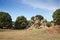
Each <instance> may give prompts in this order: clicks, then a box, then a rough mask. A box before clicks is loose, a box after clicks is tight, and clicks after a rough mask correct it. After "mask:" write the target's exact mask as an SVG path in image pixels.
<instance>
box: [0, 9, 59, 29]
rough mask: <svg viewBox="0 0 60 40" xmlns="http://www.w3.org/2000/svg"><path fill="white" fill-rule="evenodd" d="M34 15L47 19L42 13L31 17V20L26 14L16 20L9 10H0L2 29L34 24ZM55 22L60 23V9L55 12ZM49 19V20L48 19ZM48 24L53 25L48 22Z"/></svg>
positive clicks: (25, 26)
mask: <svg viewBox="0 0 60 40" xmlns="http://www.w3.org/2000/svg"><path fill="white" fill-rule="evenodd" d="M34 17H38V18H39V19H40V21H41V20H43V19H45V18H44V17H43V16H42V15H35V16H32V17H31V20H27V19H26V17H25V16H18V17H17V18H16V21H12V18H11V16H10V15H9V13H7V12H0V28H1V29H25V28H27V27H30V26H31V25H32V24H34ZM52 17H53V20H52V21H51V22H53V23H54V24H55V25H60V9H57V10H56V11H55V12H53V15H52ZM46 21H47V20H46ZM47 25H48V26H51V24H50V23H49V22H47Z"/></svg>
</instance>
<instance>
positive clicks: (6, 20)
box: [0, 12, 12, 28]
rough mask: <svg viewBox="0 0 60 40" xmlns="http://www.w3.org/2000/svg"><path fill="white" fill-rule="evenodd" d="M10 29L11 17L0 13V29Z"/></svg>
mask: <svg viewBox="0 0 60 40" xmlns="http://www.w3.org/2000/svg"><path fill="white" fill-rule="evenodd" d="M3 27H4V28H11V27H12V19H11V16H10V15H9V14H8V13H6V12H0V28H3Z"/></svg>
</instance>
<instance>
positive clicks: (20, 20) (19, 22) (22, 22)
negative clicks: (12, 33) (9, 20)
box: [15, 16, 28, 29]
mask: <svg viewBox="0 0 60 40" xmlns="http://www.w3.org/2000/svg"><path fill="white" fill-rule="evenodd" d="M27 25H28V22H27V19H26V18H25V17H24V16H19V17H17V19H16V22H15V28H16V29H24V28H26V27H27Z"/></svg>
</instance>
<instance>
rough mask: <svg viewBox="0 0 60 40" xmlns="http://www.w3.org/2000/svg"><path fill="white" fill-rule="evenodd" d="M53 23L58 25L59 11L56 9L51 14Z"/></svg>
mask: <svg viewBox="0 0 60 40" xmlns="http://www.w3.org/2000/svg"><path fill="white" fill-rule="evenodd" d="M53 21H54V23H55V24H57V25H60V9H57V10H56V11H55V12H54V13H53Z"/></svg>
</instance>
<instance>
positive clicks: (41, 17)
mask: <svg viewBox="0 0 60 40" xmlns="http://www.w3.org/2000/svg"><path fill="white" fill-rule="evenodd" d="M35 17H38V19H40V20H43V19H44V17H43V16H41V15H36V16H35Z"/></svg>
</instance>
